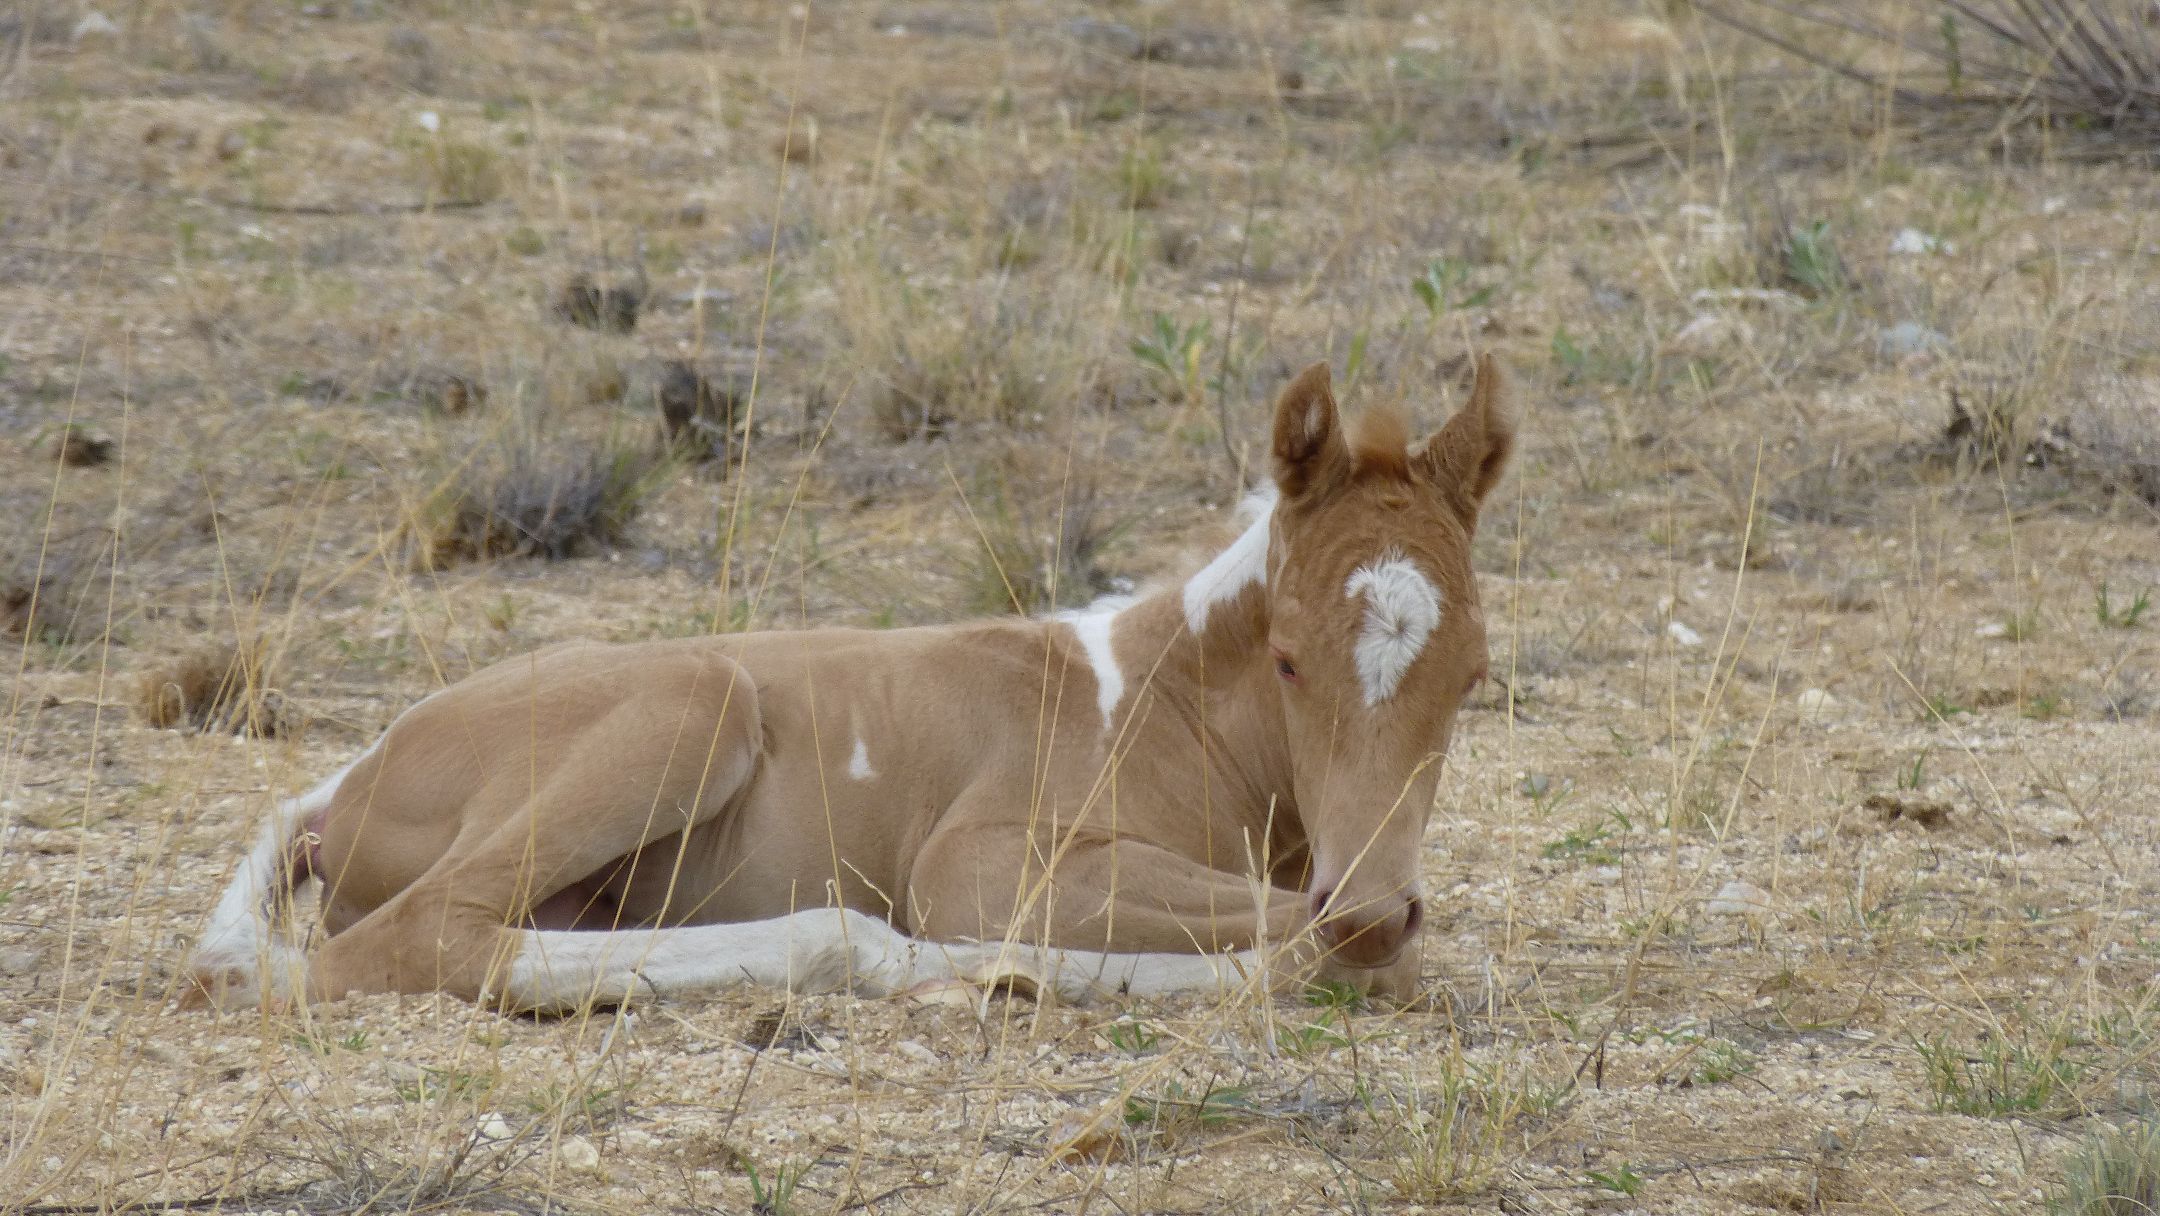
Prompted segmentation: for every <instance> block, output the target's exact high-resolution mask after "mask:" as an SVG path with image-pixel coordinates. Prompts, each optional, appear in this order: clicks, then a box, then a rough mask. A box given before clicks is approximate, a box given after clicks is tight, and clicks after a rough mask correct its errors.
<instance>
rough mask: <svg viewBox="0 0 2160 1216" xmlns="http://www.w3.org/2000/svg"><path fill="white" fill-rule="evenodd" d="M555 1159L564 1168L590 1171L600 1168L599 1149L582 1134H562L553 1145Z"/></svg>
mask: <svg viewBox="0 0 2160 1216" xmlns="http://www.w3.org/2000/svg"><path fill="white" fill-rule="evenodd" d="M555 1159H556V1160H557V1161H560V1162H562V1164H563V1168H564V1169H572V1170H580V1171H587V1172H589V1171H592V1170H597V1169H599V1168H600V1150H599V1149H597V1148H594V1147H593V1142H592V1141H590V1140H587V1139H586V1138H585V1137H583V1136H564V1137H563V1142H562V1143H561V1144H558V1145H556V1146H555Z"/></svg>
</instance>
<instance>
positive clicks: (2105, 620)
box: [2093, 582, 2152, 629]
mask: <svg viewBox="0 0 2160 1216" xmlns="http://www.w3.org/2000/svg"><path fill="white" fill-rule="evenodd" d="M2151 607H2152V591H2151V590H2150V589H2148V590H2144V591H2140V592H2138V593H2137V598H2136V599H2134V600H2131V601H2130V603H2129V604H2128V605H2126V606H2124V607H2122V608H2117V607H2115V605H2114V604H2113V602H2111V601H2110V600H2109V599H2108V585H2107V584H2106V583H2104V582H2103V583H2101V584H2100V587H2099V589H2098V590H2097V591H2095V592H2093V615H2094V616H2095V617H2097V618H2099V621H2100V624H2101V625H2102V626H2103V627H2105V628H2108V629H2135V628H2137V627H2138V622H2140V621H2142V620H2143V619H2144V618H2145V613H2146V611H2147V610H2149V609H2150V608H2151Z"/></svg>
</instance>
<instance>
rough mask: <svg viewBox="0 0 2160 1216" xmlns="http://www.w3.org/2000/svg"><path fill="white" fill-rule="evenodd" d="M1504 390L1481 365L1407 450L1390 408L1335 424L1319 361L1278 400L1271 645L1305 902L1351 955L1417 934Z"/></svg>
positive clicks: (1500, 436) (1371, 952) (1470, 652)
mask: <svg viewBox="0 0 2160 1216" xmlns="http://www.w3.org/2000/svg"><path fill="white" fill-rule="evenodd" d="M1500 393H1501V385H1500V372H1499V369H1498V368H1497V367H1496V366H1494V364H1493V362H1492V360H1491V359H1489V358H1480V359H1479V360H1478V364H1477V383H1476V385H1475V387H1474V388H1473V389H1472V390H1471V393H1470V400H1469V403H1468V404H1467V405H1465V406H1463V408H1462V409H1461V410H1460V411H1458V412H1457V413H1456V415H1455V416H1454V417H1453V418H1451V419H1449V420H1448V422H1447V425H1445V426H1443V427H1442V428H1441V429H1440V430H1439V431H1438V432H1436V433H1435V434H1433V435H1431V436H1429V437H1427V438H1426V439H1424V440H1423V441H1421V442H1418V443H1414V444H1413V443H1410V442H1409V440H1408V436H1407V434H1406V433H1405V430H1404V426H1403V423H1402V420H1401V418H1400V417H1399V416H1398V415H1394V414H1390V413H1373V414H1368V415H1367V416H1366V417H1364V418H1363V419H1361V420H1360V422H1361V425H1360V426H1358V427H1357V428H1355V429H1354V430H1352V431H1350V432H1348V433H1346V432H1345V429H1344V427H1343V424H1342V419H1341V418H1340V416H1339V414H1338V412H1337V410H1336V407H1335V398H1334V396H1333V395H1332V394H1331V393H1330V392H1329V388H1328V368H1327V364H1325V363H1319V364H1315V365H1313V366H1312V367H1309V368H1307V369H1306V370H1305V371H1304V372H1303V373H1302V374H1301V375H1299V376H1298V378H1297V379H1296V380H1294V381H1292V382H1291V384H1290V386H1289V387H1288V388H1287V389H1284V390H1283V394H1282V397H1281V399H1280V400H1278V401H1277V403H1276V406H1275V439H1274V448H1275V479H1276V482H1277V483H1278V485H1279V486H1280V487H1281V491H1282V495H1281V499H1280V501H1279V502H1278V503H1277V505H1276V508H1275V511H1274V516H1273V524H1272V526H1271V530H1270V535H1269V538H1268V553H1267V562H1268V580H1267V586H1268V595H1269V599H1270V609H1271V610H1270V618H1271V625H1270V628H1269V635H1268V644H1269V646H1270V648H1271V651H1272V658H1273V660H1274V665H1275V672H1276V676H1277V680H1276V682H1277V684H1278V685H1279V686H1280V691H1281V695H1282V699H1283V713H1284V718H1285V720H1286V721H1287V723H1288V726H1289V736H1290V751H1291V756H1290V759H1291V766H1292V772H1293V778H1292V780H1293V784H1294V787H1295V789H1294V792H1295V794H1296V798H1297V805H1298V816H1299V818H1300V819H1301V820H1302V821H1303V827H1304V829H1305V836H1306V839H1307V840H1308V841H1309V842H1310V844H1311V848H1312V885H1311V891H1312V910H1313V913H1314V916H1315V917H1316V919H1317V927H1318V931H1319V933H1320V935H1321V937H1322V939H1323V940H1324V941H1325V942H1326V943H1327V944H1328V945H1330V946H1332V947H1333V948H1334V950H1335V953H1336V956H1337V957H1338V958H1340V959H1342V960H1343V961H1345V962H1348V963H1352V964H1355V965H1361V966H1378V965H1382V964H1385V963H1387V962H1389V961H1391V960H1392V959H1393V958H1394V957H1395V956H1396V955H1397V954H1398V953H1399V952H1400V951H1401V949H1402V947H1403V945H1404V944H1405V943H1406V942H1408V941H1409V940H1410V939H1411V937H1412V935H1413V934H1415V933H1416V932H1417V928H1418V924H1419V922H1420V921H1421V919H1422V918H1423V906H1422V904H1421V903H1420V895H1419V892H1418V886H1417V877H1418V855H1419V843H1420V840H1421V838H1422V837H1423V835H1424V831H1425V821H1426V818H1427V816H1428V815H1429V813H1430V811H1431V809H1432V802H1433V791H1434V788H1435V785H1436V783H1437V782H1438V780H1439V775H1440V758H1441V756H1442V754H1443V753H1445V752H1446V751H1447V746H1448V736H1449V734H1450V733H1451V731H1452V730H1453V728H1454V723H1455V709H1456V706H1457V705H1459V704H1460V703H1461V702H1462V699H1463V696H1464V695H1465V694H1467V693H1468V692H1469V691H1470V690H1471V688H1472V687H1473V686H1475V685H1476V684H1477V682H1478V680H1479V679H1481V678H1483V676H1484V675H1485V624H1484V618H1483V615H1482V614H1481V613H1480V612H1479V610H1478V595H1477V581H1476V579H1475V578H1474V577H1473V576H1472V574H1471V570H1470V537H1471V534H1472V532H1473V531H1474V530H1475V529H1476V527H1477V516H1478V506H1479V504H1480V503H1482V502H1483V501H1484V499H1485V496H1486V494H1487V493H1489V492H1490V491H1491V490H1492V488H1493V483H1495V482H1496V481H1498V480H1499V479H1500V473H1501V470H1502V468H1503V466H1504V465H1505V464H1506V463H1507V457H1508V450H1509V448H1510V447H1511V445H1512V443H1513V439H1514V431H1513V427H1512V426H1511V424H1510V423H1509V421H1508V419H1507V418H1506V416H1505V414H1504V413H1503V411H1502V408H1501V405H1500V401H1499V398H1500Z"/></svg>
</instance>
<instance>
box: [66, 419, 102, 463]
mask: <svg viewBox="0 0 2160 1216" xmlns="http://www.w3.org/2000/svg"><path fill="white" fill-rule="evenodd" d="M56 446H57V447H58V448H59V451H60V463H62V464H64V465H67V466H69V467H71V468H77V469H87V468H93V467H95V466H97V465H101V464H104V463H105V462H106V461H108V460H110V459H112V449H113V443H112V440H110V439H98V438H95V437H93V436H92V435H91V434H90V432H89V431H88V430H87V429H85V428H83V427H80V426H77V425H76V424H74V423H72V422H70V423H68V424H67V425H66V426H64V427H62V428H60V439H59V442H58V444H57V445H56Z"/></svg>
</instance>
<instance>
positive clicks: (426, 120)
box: [413, 110, 442, 135]
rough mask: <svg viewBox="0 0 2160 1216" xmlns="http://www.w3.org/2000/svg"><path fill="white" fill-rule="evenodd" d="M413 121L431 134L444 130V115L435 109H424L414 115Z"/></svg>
mask: <svg viewBox="0 0 2160 1216" xmlns="http://www.w3.org/2000/svg"><path fill="white" fill-rule="evenodd" d="M413 122H414V124H416V125H417V126H418V127H419V128H420V129H421V130H423V131H425V132H427V133H428V134H430V135H433V134H435V133H436V132H438V131H441V130H442V115H440V114H437V113H436V112H435V111H433V110H422V111H420V112H419V113H418V114H415V115H413Z"/></svg>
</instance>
